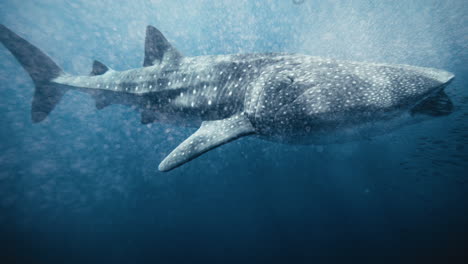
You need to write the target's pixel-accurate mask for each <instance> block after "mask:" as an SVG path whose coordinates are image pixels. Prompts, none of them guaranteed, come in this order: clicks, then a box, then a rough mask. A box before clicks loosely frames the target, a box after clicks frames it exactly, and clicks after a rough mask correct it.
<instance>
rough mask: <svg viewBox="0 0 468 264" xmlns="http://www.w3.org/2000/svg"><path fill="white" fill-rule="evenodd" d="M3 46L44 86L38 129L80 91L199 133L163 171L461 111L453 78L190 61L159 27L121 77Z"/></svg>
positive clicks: (329, 62)
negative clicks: (451, 92) (206, 156)
mask: <svg viewBox="0 0 468 264" xmlns="http://www.w3.org/2000/svg"><path fill="white" fill-rule="evenodd" d="M0 41H1V42H2V43H3V44H4V46H5V47H6V48H7V49H8V50H10V51H11V53H12V54H13V55H14V56H15V57H16V58H17V60H18V61H19V63H20V64H21V65H22V66H23V67H24V68H25V70H26V71H27V72H28V73H29V74H30V76H31V78H32V80H33V82H34V84H35V86H36V90H35V94H34V98H33V102H32V109H31V117H32V120H33V122H40V121H42V120H44V119H45V118H46V117H47V116H48V114H49V113H50V112H51V111H52V110H53V108H54V107H55V105H56V104H57V103H58V102H59V101H60V99H61V98H62V96H63V94H64V93H65V92H66V91H68V90H78V91H82V92H85V93H88V94H90V95H91V96H93V97H94V98H95V100H96V107H97V108H98V109H103V108H105V107H107V106H109V105H112V104H124V105H130V106H133V107H135V108H136V109H138V110H139V111H140V112H141V122H142V123H143V124H148V123H153V122H162V123H174V124H179V125H184V126H187V125H188V126H200V128H199V129H198V130H197V131H196V132H195V133H194V134H192V135H191V136H190V137H189V138H187V139H186V140H185V141H183V142H182V143H181V144H180V145H179V146H178V147H177V148H175V149H174V150H173V151H172V152H171V153H170V154H169V155H168V156H167V157H166V158H165V159H164V160H163V161H162V162H161V164H160V165H159V169H160V170H161V171H168V170H171V169H174V168H176V167H178V166H180V165H182V164H184V163H186V162H188V161H190V160H192V159H194V158H196V157H198V156H200V155H201V154H203V153H205V152H207V151H209V150H211V149H213V148H215V147H218V146H220V145H222V144H225V143H228V142H230V141H232V140H235V139H237V138H240V137H243V136H247V135H256V136H258V137H260V138H263V139H266V140H270V141H276V142H284V143H290V144H328V143H337V142H346V141H350V140H358V139H362V138H368V137H371V136H375V135H379V134H384V133H387V132H390V131H392V130H394V129H396V128H399V127H401V126H404V125H407V124H411V123H415V122H417V121H420V120H423V119H426V118H427V117H431V116H436V115H445V114H446V113H450V112H451V108H452V104H451V102H450V100H448V97H447V96H446V95H445V94H444V93H443V89H444V88H445V87H446V86H447V85H448V83H450V81H451V80H452V79H453V78H454V75H453V74H452V73H449V72H447V71H443V70H438V69H433V68H423V67H415V66H409V65H391V64H382V63H365V62H352V61H340V60H334V59H328V58H321V57H314V56H308V55H301V54H286V53H269V54H235V55H216V56H198V57H184V56H183V55H182V54H181V53H180V52H178V51H177V49H175V48H174V47H173V46H172V45H171V44H170V43H169V42H168V41H167V39H166V38H165V37H164V36H163V34H162V33H161V32H160V31H159V30H157V29H156V28H154V27H152V26H148V27H147V32H146V40H145V59H144V64H143V66H144V67H142V68H137V69H131V70H127V71H115V70H112V69H109V68H108V67H107V66H105V65H104V64H102V63H101V62H98V61H95V62H94V63H93V68H92V71H91V74H90V75H89V76H74V75H70V74H67V73H65V72H63V70H61V69H60V67H58V66H57V65H56V64H55V63H54V62H53V61H52V60H51V59H50V58H49V57H48V56H47V55H45V54H44V53H43V52H42V51H40V50H39V49H38V48H36V47H35V46H33V45H32V44H30V43H29V42H27V41H26V40H24V39H22V38H21V37H19V36H18V35H16V34H15V33H14V32H13V31H11V30H9V29H8V28H6V27H5V26H3V25H0ZM440 113H442V114H440Z"/></svg>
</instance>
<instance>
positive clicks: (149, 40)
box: [143, 26, 182, 67]
mask: <svg viewBox="0 0 468 264" xmlns="http://www.w3.org/2000/svg"><path fill="white" fill-rule="evenodd" d="M180 58H182V54H181V53H180V52H179V51H178V50H177V49H176V48H174V47H173V46H172V45H171V43H169V41H167V39H166V38H165V37H164V35H163V34H162V33H161V31H159V30H157V29H156V28H155V27H153V26H147V27H146V38H145V60H144V61H143V67H148V66H153V65H157V64H161V63H162V62H163V61H164V62H166V61H173V60H178V59H180Z"/></svg>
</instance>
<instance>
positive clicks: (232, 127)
mask: <svg viewBox="0 0 468 264" xmlns="http://www.w3.org/2000/svg"><path fill="white" fill-rule="evenodd" d="M254 133H255V129H254V128H253V126H252V124H251V123H250V120H249V119H248V118H247V116H245V115H244V114H238V115H234V116H231V117H229V118H226V119H222V120H215V121H205V122H203V123H202V125H201V127H200V128H199V129H198V130H197V131H196V132H195V133H193V134H192V135H191V136H190V137H188V138H187V139H186V140H185V141H184V142H182V143H181V144H180V145H179V146H178V147H177V148H176V149H174V150H173V151H172V152H171V153H170V154H169V155H168V156H167V157H166V158H165V159H164V160H163V161H162V162H161V164H159V170H160V171H169V170H172V169H174V168H176V167H178V166H180V165H182V164H184V163H186V162H189V161H190V160H193V159H195V158H196V157H198V156H200V155H202V154H203V153H205V152H207V151H209V150H212V149H214V148H216V147H218V146H221V145H223V144H225V143H228V142H230V141H233V140H235V139H238V138H240V137H243V136H247V135H250V134H254Z"/></svg>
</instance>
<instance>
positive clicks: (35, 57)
mask: <svg viewBox="0 0 468 264" xmlns="http://www.w3.org/2000/svg"><path fill="white" fill-rule="evenodd" d="M0 42H2V44H3V45H4V46H5V47H6V48H7V49H8V50H9V51H10V52H11V53H12V54H13V55H14V56H15V58H16V59H17V60H18V62H19V63H20V64H21V66H23V68H24V69H25V70H26V71H27V72H28V73H29V76H31V79H32V80H33V82H34V84H35V86H36V90H35V92H34V98H33V101H32V108H31V118H32V120H33V122H35V123H37V122H40V121H42V120H44V119H45V118H46V117H47V115H48V114H49V113H50V112H51V111H52V110H53V109H54V107H55V105H56V104H57V103H58V102H59V101H60V99H61V98H62V96H63V94H64V93H65V92H66V91H67V89H66V88H64V87H60V86H59V85H58V84H54V83H52V82H51V81H52V80H53V79H54V78H56V77H58V76H60V75H61V74H63V71H62V69H60V67H58V66H57V64H55V62H53V61H52V59H50V58H49V57H48V56H47V55H46V54H44V53H43V52H42V51H41V50H39V49H38V48H37V47H35V46H34V45H32V44H31V43H29V42H28V41H26V40H24V39H23V38H21V37H20V36H18V35H17V34H16V33H14V32H13V31H11V30H10V29H8V28H7V27H5V26H4V25H1V24H0Z"/></svg>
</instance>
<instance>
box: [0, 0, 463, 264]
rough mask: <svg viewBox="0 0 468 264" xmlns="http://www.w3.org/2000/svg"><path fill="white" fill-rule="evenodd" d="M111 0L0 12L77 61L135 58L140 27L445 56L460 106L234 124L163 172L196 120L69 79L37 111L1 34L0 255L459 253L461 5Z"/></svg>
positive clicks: (127, 64) (181, 37)
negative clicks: (108, 100)
mask: <svg viewBox="0 0 468 264" xmlns="http://www.w3.org/2000/svg"><path fill="white" fill-rule="evenodd" d="M65 2H70V3H65ZM118 2H119V3H117V1H110V0H100V1H90V0H82V1H78V0H77V1H60V0H41V1H32V0H21V1H20V0H2V1H1V2H0V23H1V24H4V25H6V26H7V27H9V28H11V29H12V30H14V31H15V32H17V33H18V34H20V35H21V36H23V37H24V38H26V39H28V40H29V41H31V42H32V43H34V44H35V45H37V46H38V47H40V48H41V49H42V50H44V51H45V52H46V53H47V54H49V55H50V56H51V57H52V58H53V59H54V60H55V61H56V62H57V63H58V64H59V65H60V66H61V67H63V69H64V70H65V71H67V72H69V73H73V74H88V73H89V72H90V71H91V64H92V61H93V60H94V59H98V60H100V61H102V62H104V63H105V64H107V65H108V66H110V67H111V68H114V69H117V70H125V69H129V68H135V67H140V66H141V65H142V62H143V43H144V33H145V27H146V25H148V24H151V25H154V26H156V27H157V28H159V29H160V30H161V31H162V32H163V33H164V34H165V35H166V37H167V38H168V39H169V40H170V41H171V42H172V43H173V44H174V46H176V47H177V48H178V49H179V50H180V51H181V52H182V53H183V54H184V55H186V56H197V55H206V54H229V53H250V52H297V53H304V54H310V55H317V56H324V57H331V58H335V59H349V60H357V61H375V62H385V63H404V64H411V65H417V66H427V67H434V68H440V69H445V70H448V71H451V72H453V73H454V74H455V75H456V79H455V81H454V82H453V83H452V84H451V85H450V86H449V87H448V88H447V93H448V94H449V96H450V97H451V99H452V100H453V102H454V104H455V107H456V109H455V111H454V113H453V114H451V115H450V116H447V117H441V118H437V119H433V120H430V121H427V122H424V123H420V124H417V125H414V126H409V127H406V128H403V129H400V130H398V131H396V132H394V133H392V134H388V135H384V136H381V137H377V138H373V139H371V140H365V141H358V142H352V143H347V144H337V145H329V146H290V145H281V144H275V143H271V142H265V141H261V140H259V139H256V138H249V137H246V138H242V139H239V140H236V141H234V142H232V143H230V144H226V145H224V146H222V147H220V148H218V149H215V150H213V151H211V152H208V153H206V154H205V155H203V156H201V157H200V158H198V159H196V160H193V161H192V162H190V163H188V164H186V165H184V166H182V167H180V168H178V169H175V170H173V171H171V172H168V173H161V172H158V171H157V165H158V164H159V162H160V161H161V160H162V159H163V158H164V157H165V155H167V154H168V153H169V152H170V151H171V150H172V149H173V148H175V147H176V146H177V145H178V144H179V142H181V141H183V140H184V139H185V138H186V137H187V136H189V135H190V134H191V133H192V132H193V131H194V130H195V128H179V127H175V126H169V125H164V124H158V123H155V124H152V125H148V126H145V125H141V124H140V116H139V115H138V114H137V113H136V112H134V111H133V110H132V109H130V108H128V107H124V106H111V107H108V108H105V109H104V110H101V111H98V110H96V109H95V106H94V101H93V99H92V98H90V97H89V96H88V95H85V94H81V93H79V92H70V93H67V94H66V95H65V97H64V98H63V100H62V102H61V103H60V104H59V105H58V106H57V107H56V109H55V110H54V111H53V112H52V114H50V116H49V118H48V119H47V120H46V121H44V122H42V123H39V124H32V122H31V119H30V107H31V106H30V102H31V98H32V94H33V90H34V86H33V84H32V82H31V80H30V78H29V76H28V75H27V73H26V72H25V71H24V70H23V69H22V68H21V66H20V65H19V64H18V63H17V62H16V60H15V59H14V57H13V56H12V55H11V54H10V53H9V52H8V51H7V50H6V49H5V48H4V47H0V62H1V64H0V87H1V88H0V98H1V100H0V124H1V126H0V244H1V245H0V263H302V262H304V263H423V261H424V263H456V262H457V261H460V263H462V262H463V259H464V260H465V261H468V256H467V255H468V253H466V252H467V251H465V250H467V249H468V174H467V173H466V171H467V169H468V145H467V143H468V122H467V121H468V90H467V87H468V85H467V84H468V63H467V59H468V40H467V35H468V19H467V15H468V3H467V2H466V1H464V0H450V1H449V0H447V1H440V0H424V1H423V0H419V1H406V0H395V1H359V0H354V1H336V0H323V1H312V0H305V1H292V0H268V1H266V0H265V1H262V0H220V1H208V0H190V1H188V0H187V1H185V0H171V1H162V0H152V1H150V0H146V1H143V0H132V1H125V2H124V1H118ZM301 2H303V3H302V4H301ZM465 263H466V262H465Z"/></svg>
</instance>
